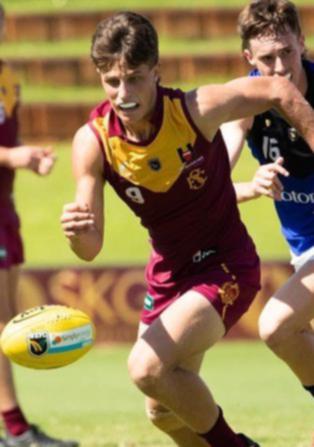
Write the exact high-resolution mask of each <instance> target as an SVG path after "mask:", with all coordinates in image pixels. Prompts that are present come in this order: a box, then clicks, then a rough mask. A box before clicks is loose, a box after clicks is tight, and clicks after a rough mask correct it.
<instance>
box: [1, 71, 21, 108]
mask: <svg viewBox="0 0 314 447" xmlns="http://www.w3.org/2000/svg"><path fill="white" fill-rule="evenodd" d="M18 87H19V84H18V81H17V77H16V76H15V74H14V73H13V71H12V70H11V68H10V67H9V66H8V65H6V64H5V63H2V67H1V70H0V105H3V108H4V111H5V115H6V116H7V117H11V116H12V112H13V110H14V107H15V105H16V103H17V101H18Z"/></svg>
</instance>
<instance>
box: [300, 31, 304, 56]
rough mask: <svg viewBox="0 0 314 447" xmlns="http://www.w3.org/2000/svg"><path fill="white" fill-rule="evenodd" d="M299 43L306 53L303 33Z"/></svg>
mask: <svg viewBox="0 0 314 447" xmlns="http://www.w3.org/2000/svg"><path fill="white" fill-rule="evenodd" d="M299 45H300V47H301V49H302V53H305V37H304V35H303V34H300V37H299Z"/></svg>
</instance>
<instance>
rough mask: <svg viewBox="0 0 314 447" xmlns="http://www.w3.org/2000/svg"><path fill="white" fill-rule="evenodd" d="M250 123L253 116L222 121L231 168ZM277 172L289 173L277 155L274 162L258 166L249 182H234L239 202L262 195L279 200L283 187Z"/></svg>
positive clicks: (242, 145)
mask: <svg viewBox="0 0 314 447" xmlns="http://www.w3.org/2000/svg"><path fill="white" fill-rule="evenodd" d="M252 125H253V118H244V119H242V120H237V121H230V122H228V123H224V124H223V125H222V126H221V127H220V129H221V131H222V134H223V138H224V141H225V143H226V147H227V150H228V155H229V160H230V166H231V169H233V168H234V167H235V165H236V163H237V161H238V159H239V157H240V155H241V152H242V149H243V147H244V145H245V139H246V136H247V133H248V132H249V130H250V129H251V127H252ZM278 174H281V175H284V176H288V175H289V173H288V171H287V170H286V169H285V168H284V167H283V158H282V157H279V158H278V159H277V160H276V161H275V162H274V163H268V164H265V165H262V166H259V168H258V169H257V170H256V172H255V174H254V176H253V178H252V180H251V181H250V182H241V183H240V182H237V183H235V184H234V188H235V191H236V195H237V201H238V202H239V203H240V202H245V201H247V200H252V199H256V198H258V197H261V196H262V195H264V196H267V197H270V198H272V199H275V200H280V199H281V192H282V189H283V188H282V184H281V182H280V180H279V178H278Z"/></svg>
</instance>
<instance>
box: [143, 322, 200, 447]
mask: <svg viewBox="0 0 314 447" xmlns="http://www.w3.org/2000/svg"><path fill="white" fill-rule="evenodd" d="M147 328H148V326H147V325H145V324H143V323H141V324H140V329H139V336H142V335H143V334H144V332H145V331H146V329H147ZM203 358H204V354H197V355H196V356H193V357H192V358H191V359H188V360H187V361H186V362H184V364H182V365H181V367H182V368H183V369H187V370H190V371H194V372H196V373H198V372H199V371H200V368H201V364H202V361H203ZM145 409H146V414H147V417H148V418H149V420H150V421H151V422H152V423H153V424H154V426H155V427H156V428H158V429H159V430H161V431H163V432H164V433H166V434H167V435H168V436H169V437H170V438H171V439H172V440H173V441H174V442H175V443H176V444H177V445H178V446H179V447H206V446H208V444H207V443H206V441H204V440H203V439H202V438H201V437H200V436H198V435H197V434H196V433H195V432H194V431H193V430H191V428H190V427H188V426H186V425H185V424H184V423H183V422H182V421H181V420H180V419H179V418H178V417H177V416H176V415H175V414H174V413H173V412H172V411H171V410H169V409H168V408H165V407H164V406H163V405H161V403H160V402H158V401H156V400H154V399H151V398H149V397H147V398H146V399H145Z"/></svg>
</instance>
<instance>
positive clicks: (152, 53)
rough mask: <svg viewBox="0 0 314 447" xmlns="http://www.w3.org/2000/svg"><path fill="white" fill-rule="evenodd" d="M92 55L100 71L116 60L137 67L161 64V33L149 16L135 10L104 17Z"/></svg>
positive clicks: (110, 65) (96, 36)
mask: <svg viewBox="0 0 314 447" xmlns="http://www.w3.org/2000/svg"><path fill="white" fill-rule="evenodd" d="M91 58H92V60H93V62H94V64H95V65H96V67H97V68H98V69H99V70H100V71H108V70H109V69H110V68H111V67H112V65H113V64H114V62H115V61H116V60H117V59H121V58H122V59H124V60H125V61H126V63H127V64H128V66H130V67H132V68H134V67H137V66H139V65H141V64H143V63H145V64H149V65H150V66H152V67H153V66H154V65H156V64H157V63H158V60H159V54H158V36H157V32H156V30H155V28H154V27H153V25H152V24H151V23H150V21H149V20H148V19H146V18H145V17H143V16H142V15H140V14H136V13H134V12H120V13H118V14H115V15H113V16H112V17H109V18H108V19H105V20H102V21H101V22H100V23H99V24H98V25H97V28H96V32H95V34H94V36H93V39H92V48H91Z"/></svg>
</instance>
